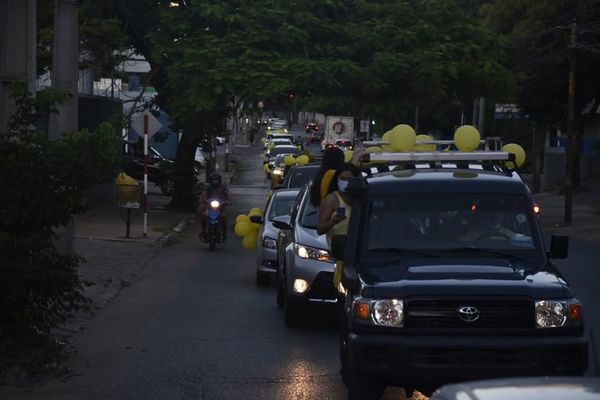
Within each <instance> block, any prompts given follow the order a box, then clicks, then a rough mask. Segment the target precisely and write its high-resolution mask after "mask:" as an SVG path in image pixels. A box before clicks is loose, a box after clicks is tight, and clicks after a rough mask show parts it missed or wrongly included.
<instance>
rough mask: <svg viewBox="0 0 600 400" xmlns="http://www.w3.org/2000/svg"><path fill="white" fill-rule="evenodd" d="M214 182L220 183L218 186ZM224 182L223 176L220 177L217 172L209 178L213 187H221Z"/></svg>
mask: <svg viewBox="0 0 600 400" xmlns="http://www.w3.org/2000/svg"><path fill="white" fill-rule="evenodd" d="M213 181H218V183H217V184H216V185H214V184H213V183H212V182H213ZM222 181H223V179H222V178H221V175H219V174H218V173H216V172H212V173H211V174H210V175H209V176H208V182H209V183H210V184H211V185H213V186H221V182H222Z"/></svg>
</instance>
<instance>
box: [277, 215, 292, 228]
mask: <svg viewBox="0 0 600 400" xmlns="http://www.w3.org/2000/svg"><path fill="white" fill-rule="evenodd" d="M273 226H274V227H275V228H277V229H279V230H282V231H289V230H292V227H291V218H290V216H289V215H280V216H279V217H275V218H273Z"/></svg>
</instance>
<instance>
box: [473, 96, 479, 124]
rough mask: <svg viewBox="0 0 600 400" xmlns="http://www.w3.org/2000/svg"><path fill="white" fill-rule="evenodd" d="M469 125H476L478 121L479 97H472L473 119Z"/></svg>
mask: <svg viewBox="0 0 600 400" xmlns="http://www.w3.org/2000/svg"><path fill="white" fill-rule="evenodd" d="M472 121H473V122H472V123H471V125H473V126H477V123H478V122H479V97H475V98H474V99H473V119H472Z"/></svg>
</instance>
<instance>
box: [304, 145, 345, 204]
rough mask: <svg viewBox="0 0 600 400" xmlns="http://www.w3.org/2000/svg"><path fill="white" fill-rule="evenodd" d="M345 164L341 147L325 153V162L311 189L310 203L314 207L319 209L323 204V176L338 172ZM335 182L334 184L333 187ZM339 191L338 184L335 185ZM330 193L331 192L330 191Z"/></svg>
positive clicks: (322, 163)
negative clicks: (329, 171) (331, 171)
mask: <svg viewBox="0 0 600 400" xmlns="http://www.w3.org/2000/svg"><path fill="white" fill-rule="evenodd" d="M343 164H344V152H343V151H342V149H340V148H339V147H330V148H328V149H326V150H325V153H323V160H322V161H321V166H320V167H319V170H318V171H317V174H316V175H315V178H314V179H313V183H312V186H311V188H310V202H311V203H312V205H313V206H315V207H318V206H319V204H321V181H322V180H323V175H325V172H327V171H328V170H330V169H335V170H337V169H338V168H339V167H341V166H342V165H343ZM334 183H335V182H332V186H333V184H334ZM334 190H337V183H335V189H334ZM328 193H329V191H328Z"/></svg>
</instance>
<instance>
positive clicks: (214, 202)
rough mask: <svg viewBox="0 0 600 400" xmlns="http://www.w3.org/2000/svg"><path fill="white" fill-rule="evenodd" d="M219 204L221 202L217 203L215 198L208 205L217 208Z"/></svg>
mask: <svg viewBox="0 0 600 400" xmlns="http://www.w3.org/2000/svg"><path fill="white" fill-rule="evenodd" d="M220 205H221V203H219V202H218V201H217V200H213V201H211V202H210V206H211V207H212V208H219V206H220Z"/></svg>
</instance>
